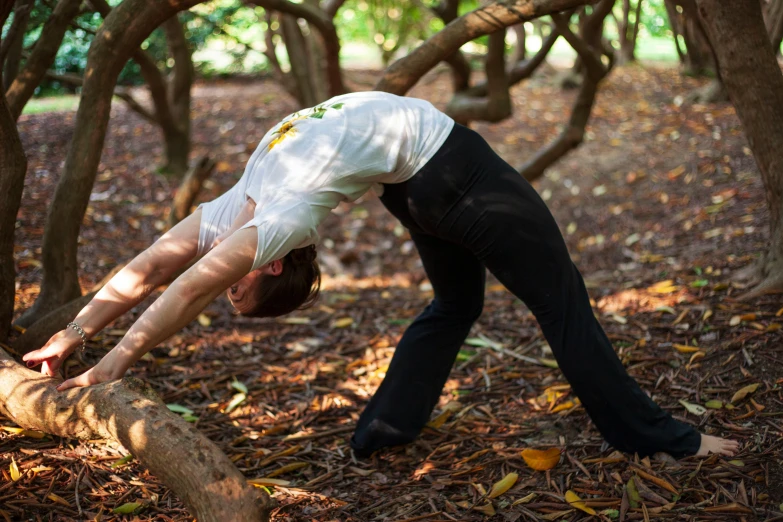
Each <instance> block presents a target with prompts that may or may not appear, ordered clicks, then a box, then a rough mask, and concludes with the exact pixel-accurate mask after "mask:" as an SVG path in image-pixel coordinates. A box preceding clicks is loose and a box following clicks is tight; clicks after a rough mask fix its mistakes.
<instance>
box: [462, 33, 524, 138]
mask: <svg viewBox="0 0 783 522" xmlns="http://www.w3.org/2000/svg"><path fill="white" fill-rule="evenodd" d="M505 52H506V30H505V29H501V30H500V31H495V32H494V33H492V34H491V35H489V49H488V51H487V59H486V64H485V70H486V73H487V96H482V97H474V96H465V95H462V94H460V93H456V94H454V96H453V97H452V98H451V101H449V104H448V106H447V107H446V114H448V115H449V116H451V117H452V118H453V119H454V120H455V121H457V122H459V123H462V124H463V125H465V124H467V123H468V122H469V121H472V120H483V121H490V122H497V121H500V120H502V119H505V118H507V117H508V116H509V115H510V114H511V95H510V94H509V89H508V80H506V61H505Z"/></svg>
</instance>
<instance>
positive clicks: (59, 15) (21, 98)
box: [6, 0, 119, 120]
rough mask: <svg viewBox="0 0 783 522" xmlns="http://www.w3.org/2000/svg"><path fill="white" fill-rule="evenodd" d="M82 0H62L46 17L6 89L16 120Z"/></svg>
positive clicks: (55, 51)
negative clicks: (22, 65)
mask: <svg viewBox="0 0 783 522" xmlns="http://www.w3.org/2000/svg"><path fill="white" fill-rule="evenodd" d="M80 4H81V0H59V2H57V5H56V6H55V8H54V10H53V11H52V14H51V16H49V19H48V20H46V23H45V24H44V26H43V29H42V30H41V36H40V38H38V41H37V42H36V43H35V46H34V47H33V50H32V52H31V53H30V56H29V57H28V58H27V61H26V62H25V64H24V67H23V68H22V70H21V71H19V74H18V75H17V76H16V78H15V79H14V81H13V83H12V84H11V86H10V87H9V88H8V90H7V91H6V96H7V98H8V106H9V107H10V108H11V115H12V116H13V118H14V120H17V119H19V115H20V114H22V109H23V108H24V106H25V105H26V104H27V102H28V101H29V100H30V98H31V97H32V95H33V93H34V92H35V89H36V88H37V87H38V85H39V84H40V83H41V80H43V78H44V76H45V75H46V71H48V70H49V67H51V65H52V63H53V62H54V57H55V55H56V54H57V51H58V50H59V49H60V44H61V43H62V41H63V36H65V31H66V30H67V29H68V25H69V24H70V23H71V20H73V18H74V17H75V16H76V15H77V13H78V12H79V5H80ZM118 74H119V73H118Z"/></svg>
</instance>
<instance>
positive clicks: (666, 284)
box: [647, 279, 680, 294]
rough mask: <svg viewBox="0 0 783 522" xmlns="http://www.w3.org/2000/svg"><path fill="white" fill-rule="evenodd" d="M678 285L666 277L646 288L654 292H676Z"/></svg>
mask: <svg viewBox="0 0 783 522" xmlns="http://www.w3.org/2000/svg"><path fill="white" fill-rule="evenodd" d="M679 288H680V287H679V286H677V285H675V284H674V281H672V280H671V279H667V280H666V281H659V282H658V283H655V284H654V285H652V286H650V287H648V288H647V290H649V291H650V292H653V293H656V294H670V293H672V292H676V291H677V290H678V289H679Z"/></svg>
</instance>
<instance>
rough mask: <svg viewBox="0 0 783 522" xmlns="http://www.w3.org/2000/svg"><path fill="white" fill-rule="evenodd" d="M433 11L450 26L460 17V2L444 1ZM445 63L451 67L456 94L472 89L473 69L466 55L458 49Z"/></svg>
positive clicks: (457, 0) (455, 0) (446, 58)
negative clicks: (471, 76)
mask: <svg viewBox="0 0 783 522" xmlns="http://www.w3.org/2000/svg"><path fill="white" fill-rule="evenodd" d="M432 11H433V12H434V13H435V14H436V15H438V17H439V18H440V19H441V20H443V22H444V23H446V24H448V23H450V22H452V21H454V20H455V19H456V18H457V16H459V0H442V1H441V2H439V3H438V4H436V5H435V6H434V7H432ZM443 61H444V62H446V63H447V64H449V66H450V67H451V82H452V87H453V89H454V92H462V91H464V90H466V89H468V88H469V87H470V75H471V72H472V70H471V67H470V62H468V59H467V58H465V55H464V54H463V53H462V51H460V50H459V49H457V51H455V52H454V53H453V54H451V55H449V56H447V57H445V58H444V59H443Z"/></svg>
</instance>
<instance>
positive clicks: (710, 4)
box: [697, 0, 783, 297]
mask: <svg viewBox="0 0 783 522" xmlns="http://www.w3.org/2000/svg"><path fill="white" fill-rule="evenodd" d="M697 3H698V6H699V12H700V13H701V16H702V18H703V19H704V21H705V23H706V25H707V29H708V31H709V33H710V35H711V37H712V41H713V42H715V53H716V56H717V61H718V66H719V67H720V72H721V77H722V78H723V82H724V84H725V86H726V90H727V91H728V93H729V97H730V98H731V101H732V103H733V104H734V107H735V108H736V109H737V116H738V117H739V119H740V121H741V122H742V126H743V128H744V129H745V135H746V136H747V138H748V144H749V145H750V148H751V150H752V151H753V156H754V157H755V158H756V164H757V165H758V167H759V170H760V171H761V177H762V180H763V181H764V188H765V190H766V196H767V204H768V206H769V212H770V219H769V247H768V249H767V251H766V252H764V253H763V254H762V259H761V262H760V263H759V264H758V265H757V266H756V267H754V271H755V274H754V276H755V277H754V278H753V280H752V282H753V283H758V285H757V286H755V288H753V290H751V291H750V292H749V293H748V294H746V296H745V297H754V296H757V295H761V294H764V293H771V292H779V291H783V223H781V213H782V209H781V201H783V162H781V160H780V150H781V146H783V75H782V74H781V72H780V66H779V65H778V62H777V59H776V58H775V50H774V49H773V48H772V45H771V43H770V39H769V37H768V35H767V31H766V30H765V27H764V19H763V17H762V13H761V5H760V4H759V2H758V0H733V1H732V2H724V1H722V0H697Z"/></svg>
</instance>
